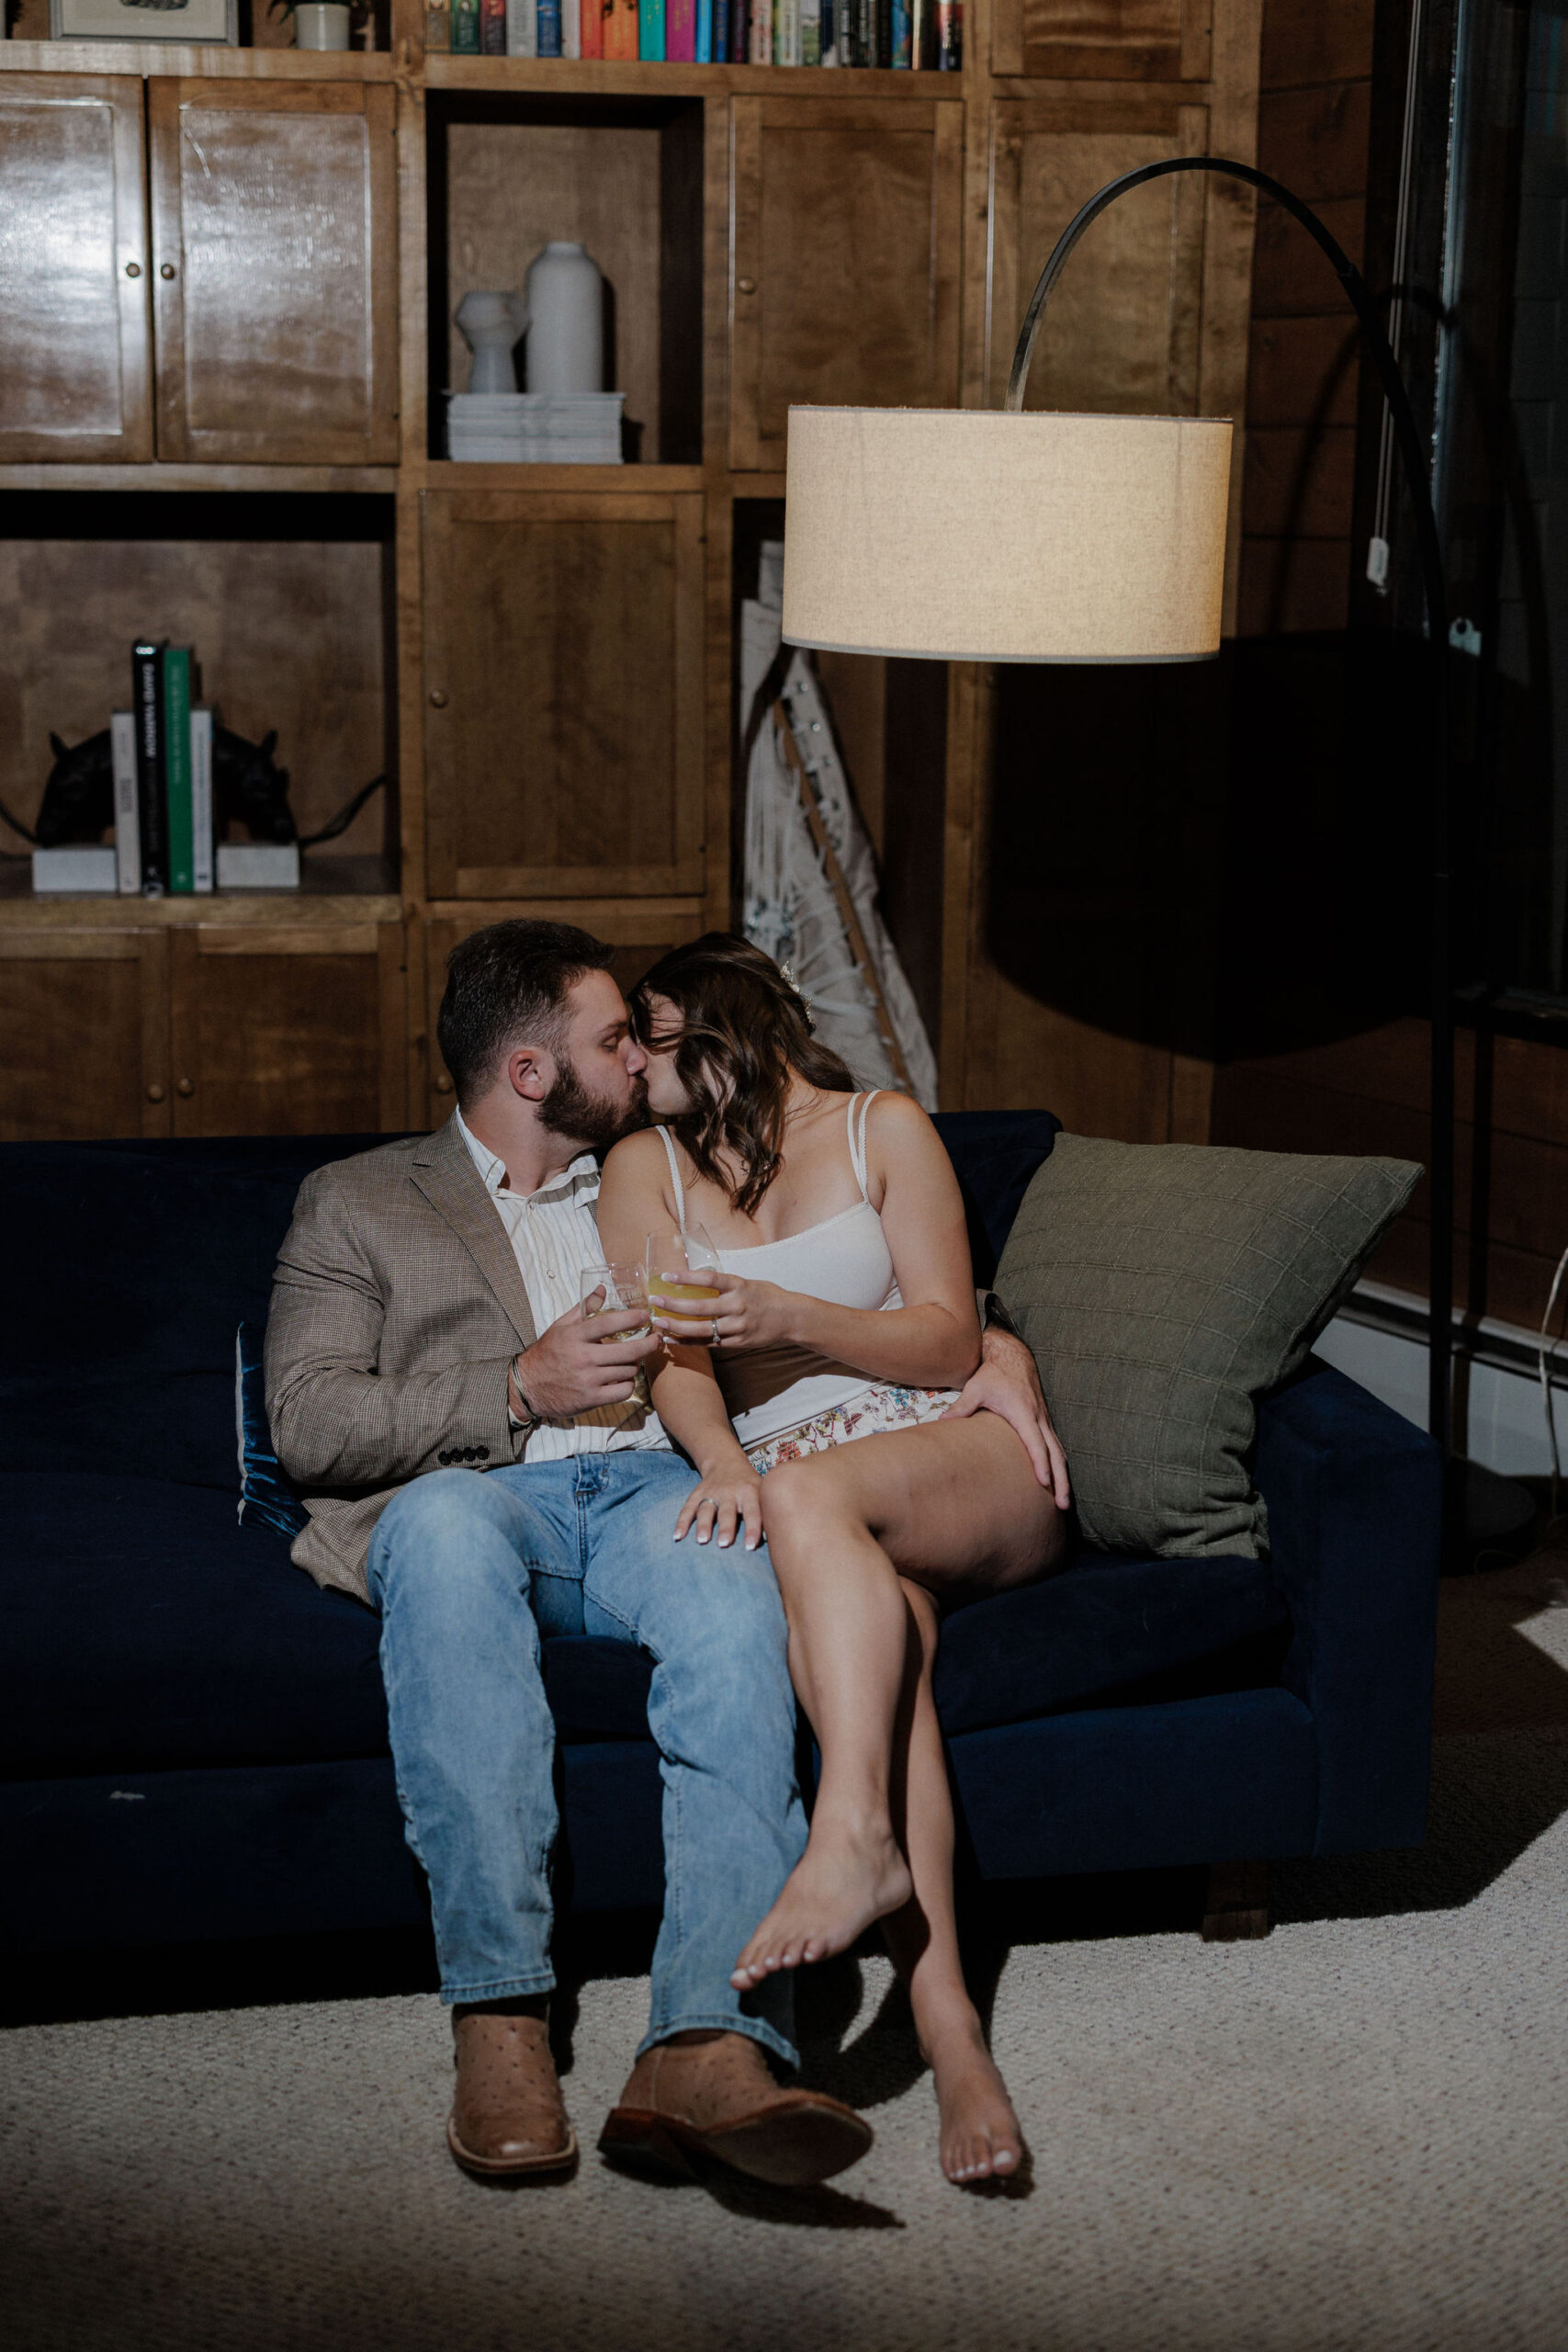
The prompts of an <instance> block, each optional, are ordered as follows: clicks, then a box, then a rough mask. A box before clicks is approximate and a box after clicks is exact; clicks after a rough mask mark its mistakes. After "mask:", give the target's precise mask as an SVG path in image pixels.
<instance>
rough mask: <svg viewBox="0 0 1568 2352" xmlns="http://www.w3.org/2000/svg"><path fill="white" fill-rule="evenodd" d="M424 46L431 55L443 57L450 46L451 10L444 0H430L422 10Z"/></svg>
mask: <svg viewBox="0 0 1568 2352" xmlns="http://www.w3.org/2000/svg"><path fill="white" fill-rule="evenodd" d="M424 46H425V48H426V50H427V51H429V53H430V55H431V56H432V57H445V56H446V54H447V52H448V51H449V50H450V49H451V46H452V12H451V10H450V9H449V8H448V6H447V5H446V0H431V6H429V7H427V8H426V10H425V12H424Z"/></svg>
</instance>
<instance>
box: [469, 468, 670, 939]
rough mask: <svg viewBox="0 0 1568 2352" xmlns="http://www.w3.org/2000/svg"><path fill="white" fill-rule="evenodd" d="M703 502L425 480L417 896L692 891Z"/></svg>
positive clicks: (615, 894) (578, 895)
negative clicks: (450, 487) (441, 487)
mask: <svg viewBox="0 0 1568 2352" xmlns="http://www.w3.org/2000/svg"><path fill="white" fill-rule="evenodd" d="M539 470H540V471H541V472H543V471H544V470H545V469H543V468H541V469H539ZM702 508H703V502H702V499H701V498H700V496H696V495H685V496H682V495H675V496H669V495H659V494H654V495H651V496H650V495H646V494H645V495H641V496H639V495H637V494H635V493H633V494H630V495H621V496H616V497H609V496H606V495H604V494H602V493H597V492H549V491H545V490H538V491H500V490H492V491H485V490H474V491H456V490H454V491H430V492H426V493H425V500H424V597H425V609H424V680H425V714H424V741H425V785H426V791H427V794H428V842H429V848H428V856H429V866H428V879H429V887H430V892H431V895H432V897H433V898H459V899H468V898H489V899H493V898H501V897H513V898H538V897H541V896H545V895H558V896H560V897H563V898H582V897H584V896H586V895H588V894H589V893H594V894H596V895H600V896H603V897H622V896H625V897H631V898H636V897H641V896H645V895H646V896H654V897H663V896H669V895H671V894H672V893H675V892H679V891H682V890H684V891H687V892H689V893H691V894H692V895H693V896H694V897H700V895H701V893H702V890H703V887H704V881H705V867H704V859H703V550H702Z"/></svg>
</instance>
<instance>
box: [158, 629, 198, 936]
mask: <svg viewBox="0 0 1568 2352" xmlns="http://www.w3.org/2000/svg"><path fill="white" fill-rule="evenodd" d="M164 728H165V732H164V790H165V794H166V797H167V802H168V810H169V888H170V889H171V890H172V891H174V890H179V891H185V892H186V893H189V892H190V891H192V890H194V889H195V888H196V825H195V822H194V820H193V817H192V811H191V797H190V648H189V646H188V645H165V646H164Z"/></svg>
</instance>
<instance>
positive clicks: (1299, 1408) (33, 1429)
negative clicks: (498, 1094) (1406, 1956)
mask: <svg viewBox="0 0 1568 2352" xmlns="http://www.w3.org/2000/svg"><path fill="white" fill-rule="evenodd" d="M939 1125H941V1127H942V1135H943V1139H944V1141H945V1142H946V1144H947V1147H948V1149H949V1151H950V1153H951V1155H952V1157H953V1163H954V1165H955V1167H956V1168H957V1170H958V1172H959V1176H960V1179H961V1182H963V1184H964V1193H965V1198H966V1202H967V1204H968V1207H969V1211H970V1223H971V1242H972V1246H973V1249H974V1253H975V1260H976V1279H977V1280H979V1281H981V1282H988V1281H989V1280H990V1278H991V1276H992V1273H993V1272H994V1269H995V1264H996V1260H997V1257H998V1253H999V1251H1000V1249H1001V1245H1002V1242H1003V1241H1004V1239H1005V1238H1006V1234H1007V1230H1008V1227H1009V1226H1010V1223H1011V1220H1012V1217H1013V1216H1014V1215H1015V1213H1016V1211H1017V1208H1018V1205H1019V1203H1020V1201H1021V1198H1022V1195H1023V1192H1024V1189H1025V1187H1026V1185H1027V1183H1028V1181H1029V1178H1030V1176H1031V1175H1032V1173H1033V1171H1034V1170H1035V1168H1036V1167H1038V1165H1039V1164H1040V1161H1041V1160H1042V1159H1043V1157H1044V1156H1045V1154H1046V1153H1047V1152H1048V1151H1049V1149H1050V1147H1051V1142H1052V1138H1053V1136H1054V1135H1055V1131H1056V1122H1055V1120H1053V1119H1051V1118H1049V1117H1048V1116H1047V1115H1046V1114H1042V1113H1009V1114H999V1113H998V1114H961V1115H955V1116H952V1117H946V1118H943V1119H942V1120H941V1121H940V1122H939ZM375 1140H377V1138H374V1137H354V1136H318V1137H309V1138H303V1139H276V1138H269V1139H242V1140H239V1141H233V1142H183V1143H149V1144H141V1143H98V1144H18V1145H10V1146H6V1147H4V1148H0V1187H3V1191H4V1197H5V1199H6V1205H7V1227H8V1231H9V1234H10V1243H9V1249H8V1253H7V1254H8V1259H9V1266H8V1272H7V1280H6V1306H5V1313H4V1316H3V1317H0V1601H3V1606H4V1611H5V1640H4V1644H3V1645H0V1905H3V1912H0V1938H3V1943H4V1948H6V1950H8V1951H9V1952H10V1953H11V1954H13V1955H20V1954H24V1953H40V1952H48V1951H68V1950H71V1949H73V1948H74V1949H85V1948H92V1947H113V1946H117V1945H130V1944H146V1943H160V1944H166V1943H179V1942H185V1941H199V1940H203V1939H218V1938H237V1937H253V1936H272V1935H295V1934H301V1933H314V1932H320V1931H325V1930H333V1929H351V1928H354V1929H367V1928H369V1929H381V1928H397V1927H406V1926H410V1925H415V1924H417V1923H419V1922H420V1921H421V1920H422V1919H423V1917H424V1916H425V1910H424V1894H423V1882H422V1880H421V1877H420V1873H419V1871H418V1870H417V1868H416V1866H415V1865H414V1863H413V1861H412V1859H411V1857H410V1855H409V1853H408V1850H407V1849H406V1847H405V1846H404V1843H403V1838H402V1824H401V1819H400V1814H399V1811H398V1805H397V1801H396V1797H395V1795H394V1792H393V1784H392V1765H391V1759H390V1757H389V1753H388V1748H387V1735H386V1715H385V1708H384V1703H383V1697H382V1691H381V1682H380V1676H379V1672H378V1665H377V1632H378V1626H377V1621H376V1619H375V1617H374V1616H373V1615H372V1614H371V1612H370V1611H368V1610H367V1609H364V1608H362V1607H360V1606H359V1605H358V1604H357V1603H356V1602H355V1601H354V1600H349V1599H347V1598H346V1597H344V1595H342V1594H339V1593H331V1592H322V1591H320V1590H318V1589H317V1588H316V1587H315V1586H314V1585H313V1584H312V1583H311V1582H310V1579H309V1578H308V1577H306V1576H304V1575H303V1574H302V1573H301V1572H300V1571H299V1569H297V1568H295V1567H294V1566H292V1565H291V1563H290V1561H289V1559H288V1548H287V1544H286V1542H285V1541H284V1539H283V1538H282V1537H281V1536H278V1535H276V1534H274V1533H272V1532H268V1531H267V1530H266V1529H265V1528H258V1527H254V1526H241V1525H240V1524H239V1523H238V1521H237V1496H238V1485H239V1480H238V1465H237V1455H236V1443H235V1419H234V1364H235V1333H236V1328H237V1326H238V1325H239V1324H240V1322H241V1321H242V1319H243V1320H244V1321H246V1322H247V1323H248V1324H251V1325H253V1326H255V1327H257V1328H258V1329H259V1327H261V1326H262V1325H263V1324H264V1323H265V1315H266V1307H267V1294H268V1289H269V1284H270V1280H271V1272H272V1264H273V1259H274V1256H275V1253H276V1248H277V1245H278V1242H279V1240H280V1239H281V1238H282V1235H283V1233H284V1230H285V1228H286V1227H287V1225H288V1218H289V1214H290V1210H291V1206H292V1204H293V1199H294V1194H295V1191H296V1189H297V1187H298V1185H299V1181H300V1179H301V1177H302V1176H303V1175H304V1174H305V1173H306V1171H307V1170H309V1169H310V1168H312V1167H315V1166H317V1165H319V1164H320V1163H321V1161H323V1160H326V1159H337V1158H341V1157H343V1156H344V1154H345V1153H347V1152H349V1151H353V1150H356V1149H360V1148H364V1147H365V1146H366V1145H367V1143H370V1142H373V1141H375ZM1257 1478H1258V1485H1259V1487H1261V1489H1262V1491H1263V1493H1264V1495H1265V1496H1266V1498H1267V1499H1268V1504H1269V1521H1270V1526H1271V1530H1272V1546H1273V1550H1272V1557H1271V1559H1269V1561H1267V1562H1260V1561H1254V1560H1241V1559H1201V1560H1150V1559H1142V1560H1140V1559H1129V1558H1112V1557H1108V1556H1105V1555H1096V1554H1092V1553H1089V1552H1088V1551H1084V1552H1081V1553H1080V1554H1079V1555H1078V1556H1077V1558H1076V1559H1075V1560H1074V1561H1073V1563H1072V1565H1071V1566H1069V1567H1068V1568H1067V1569H1066V1571H1065V1572H1064V1573H1063V1574H1061V1575H1060V1576H1058V1577H1055V1578H1053V1579H1051V1580H1050V1581H1048V1582H1046V1583H1043V1584H1041V1585H1038V1586H1035V1587H1033V1588H1032V1589H1028V1590H1025V1591H1021V1592H1018V1593H1013V1594H1009V1595H1006V1596H1003V1597H1002V1598H1000V1599H997V1600H987V1601H982V1602H979V1603H977V1604H976V1605H975V1606H974V1607H972V1608H969V1609H966V1610H964V1611H959V1612H958V1613H956V1614H955V1615H953V1617H952V1618H951V1619H950V1620H949V1621H948V1623H947V1625H946V1627H945V1628H944V1632H943V1637H942V1656H941V1662H940V1667H939V1671H938V1678H937V1680H938V1693H939V1699H940V1703H941V1709H942V1721H943V1724H944V1727H945V1730H946V1732H947V1735H948V1738H949V1742H950V1750H951V1756H952V1762H953V1775H954V1780H955V1783H956V1787H957V1792H958V1796H959V1801H960V1805H961V1808H962V1815H963V1821H964V1828H965V1831H966V1834H967V1838H968V1839H969V1841H970V1844H971V1846H972V1849H973V1855H974V1859H975V1861H976V1864H977V1866H978V1868H979V1870H980V1871H981V1872H982V1873H983V1874H984V1875H985V1876H987V1878H993V1879H1005V1878H1013V1879H1017V1878H1034V1877H1041V1876H1047V1875H1055V1874H1058V1873H1066V1872H1076V1871H1110V1870H1126V1869H1136V1868H1145V1867H1149V1866H1155V1865H1161V1864H1177V1863H1201V1862H1210V1863H1214V1862H1224V1861H1226V1860H1263V1859H1267V1858H1269V1857H1270V1856H1283V1855H1301V1854H1312V1853H1332V1852H1343V1851H1346V1850H1348V1849H1365V1848H1372V1847H1382V1846H1393V1845H1409V1844H1413V1843H1416V1842H1418V1841H1419V1840H1420V1838H1421V1836H1422V1834H1423V1828H1424V1821H1425V1811H1426V1793H1427V1747H1428V1735H1429V1719H1430V1694H1431V1679H1432V1651H1433V1639H1434V1627H1435V1618H1436V1594H1437V1565H1438V1464H1437V1457H1436V1453H1435V1450H1434V1448H1433V1447H1432V1445H1431V1443H1430V1442H1429V1441H1428V1440H1427V1438H1426V1437H1424V1436H1423V1435H1422V1434H1421V1433H1420V1432H1419V1431H1418V1430H1415V1429H1414V1428H1412V1427H1411V1426H1410V1424H1409V1423H1407V1422H1405V1421H1404V1420H1402V1419H1398V1418H1397V1417H1396V1416H1395V1415H1394V1414H1393V1413H1391V1412H1390V1411H1388V1410H1387V1409H1386V1408H1384V1407H1383V1406H1382V1405H1380V1404H1378V1403H1377V1402H1376V1401H1375V1400H1374V1399H1373V1398H1371V1397H1369V1396H1367V1395H1366V1394H1365V1393H1364V1392H1363V1391H1362V1390H1360V1389H1359V1388H1357V1387H1356V1386H1355V1385H1353V1384H1352V1383H1351V1382H1349V1381H1348V1380H1346V1379H1344V1378H1343V1377H1342V1376H1341V1375H1340V1374H1338V1373H1337V1372H1333V1371H1331V1370H1329V1369H1327V1368H1326V1367H1324V1366H1321V1365H1316V1364H1312V1365H1309V1367H1308V1369H1307V1371H1306V1373H1305V1374H1304V1375H1303V1377H1301V1378H1300V1379H1298V1380H1297V1381H1296V1382H1294V1383H1293V1385H1291V1386H1290V1387H1289V1388H1288V1389H1286V1390H1285V1391H1284V1392H1283V1393H1281V1394H1280V1395H1278V1396H1275V1397H1269V1399H1268V1400H1267V1401H1266V1402H1265V1403H1264V1404H1263V1406H1262V1408H1261V1413H1260V1417H1259V1435H1258V1460H1257ZM546 1671H547V1678H548V1683H549V1689H550V1694H551V1699H552V1702H553V1704H554V1707H555V1712H556V1716H557V1721H558V1726H559V1731H560V1743H561V1744H560V1777H561V1784H562V1802H563V1820H564V1834H563V1839H562V1848H561V1853H560V1889H559V1892H560V1898H561V1900H562V1901H563V1902H564V1903H567V1904H570V1905H572V1906H574V1907H576V1908H578V1909H580V1910H608V1909H615V1908H619V1907H622V1906H634V1905H649V1904H657V1903H658V1902H659V1901H660V1896H661V1891H662V1870H661V1859H660V1821H659V1805H660V1782H659V1775H658V1770H657V1759H656V1755H655V1751H654V1749H653V1747H652V1746H651V1744H650V1742H649V1738H648V1734H647V1726H646V1722H645V1715H644V1702H645V1696H646V1691H647V1685H648V1675H649V1667H648V1663H647V1661H646V1660H645V1659H644V1658H642V1657H641V1656H640V1655H639V1654H638V1653H637V1652H636V1651H633V1650H629V1649H626V1648H625V1647H622V1646H618V1645H614V1644H609V1643H604V1642H599V1641H594V1640H591V1639H578V1640H559V1641H553V1642H550V1643H547V1645H546Z"/></svg>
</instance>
